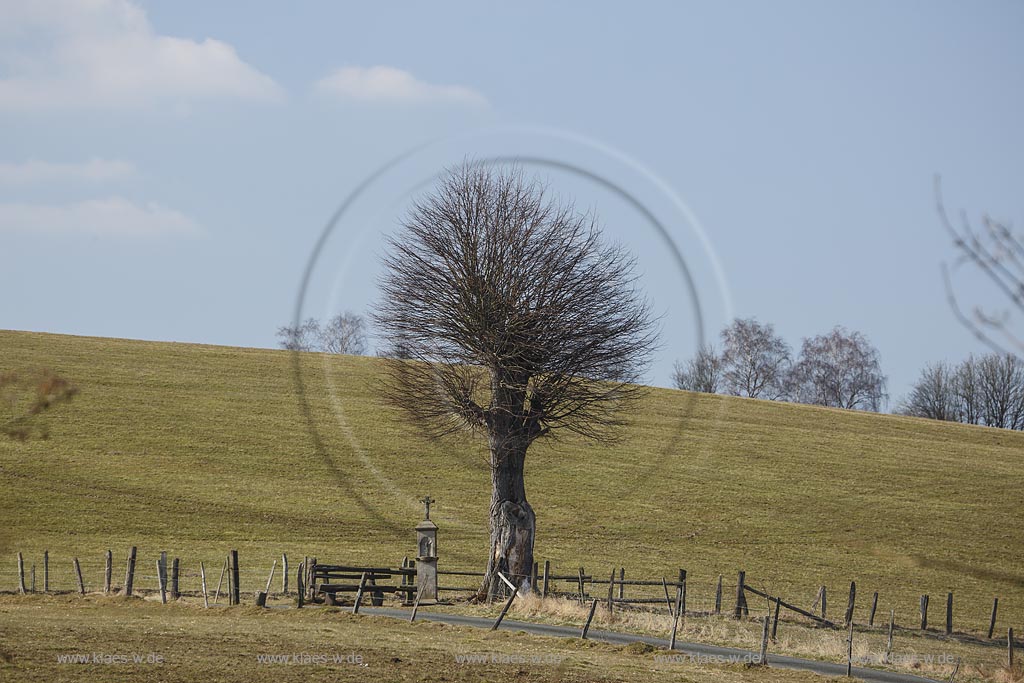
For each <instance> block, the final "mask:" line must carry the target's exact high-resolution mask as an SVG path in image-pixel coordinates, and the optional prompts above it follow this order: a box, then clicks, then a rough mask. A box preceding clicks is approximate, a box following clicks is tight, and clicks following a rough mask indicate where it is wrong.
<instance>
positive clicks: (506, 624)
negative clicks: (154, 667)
mask: <svg viewBox="0 0 1024 683" xmlns="http://www.w3.org/2000/svg"><path fill="white" fill-rule="evenodd" d="M360 612H362V613H365V614H374V615H378V616H382V617H394V618H396V619H405V620H407V621H408V619H409V612H408V611H407V610H400V609H394V608H391V607H362V608H361V609H360ZM416 618H417V619H423V620H426V621H436V622H439V623H442V624H453V625H457V626H473V627H476V628H490V627H491V626H492V625H493V624H494V620H493V619H486V618H483V617H467V616H463V615H460V614H443V613H440V612H427V611H424V610H420V611H419V612H418V613H417V614H416ZM500 628H501V629H502V630H505V631H525V632H527V633H532V634H534V635H538V636H553V637H557V638H578V637H579V635H580V629H579V628H574V627H571V626H555V625H552V624H532V623H530V622H526V621H514V620H512V619H505V620H504V621H502V622H501V626H500ZM587 638H588V639H593V640H600V641H602V642H605V643H612V644H614V645H628V644H629V643H636V642H641V643H649V644H651V645H654V646H655V647H659V648H666V649H667V648H668V640H666V639H665V638H655V637H653V636H641V635H635V634H631V633H616V632H614V631H598V630H595V629H591V630H590V632H589V633H587ZM672 652H673V653H678V654H681V655H684V656H689V657H693V658H694V659H695V660H697V661H699V660H700V659H701V658H706V659H712V660H719V659H720V658H724V660H725V661H730V660H731V661H752V660H753V659H756V657H757V653H756V652H751V651H749V650H739V649H737V648H732V647H718V646H715V645H701V644H699V643H682V642H679V641H678V640H677V641H676V649H675V650H673V651H672ZM768 666H774V667H779V668H783V669H800V670H803V671H813V672H814V673H818V674H823V675H826V676H845V675H846V665H845V664H833V663H831V662H819V661H815V660H811V659H800V658H798V657H783V656H782V655H773V654H771V653H770V652H769V653H768ZM853 675H854V676H856V677H857V678H859V679H861V680H864V681H868V682H869V683H937V682H936V681H934V680H933V679H931V678H921V677H920V676H911V675H910V674H901V673H895V672H892V671H880V670H878V669H866V668H864V667H857V666H855V667H853Z"/></svg>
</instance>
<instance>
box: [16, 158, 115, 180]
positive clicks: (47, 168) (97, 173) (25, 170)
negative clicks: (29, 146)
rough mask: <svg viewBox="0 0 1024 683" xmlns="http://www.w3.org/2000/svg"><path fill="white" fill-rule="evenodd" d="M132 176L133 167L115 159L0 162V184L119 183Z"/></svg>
mask: <svg viewBox="0 0 1024 683" xmlns="http://www.w3.org/2000/svg"><path fill="white" fill-rule="evenodd" d="M133 175H135V165H134V164H132V163H131V162H128V161H119V160H115V159H90V160H89V161H84V162H53V161H38V160H36V159H31V160H29V161H25V162H22V163H10V162H4V161H0V185H23V184H26V185H27V184H30V183H53V182H68V181H70V182H82V181H84V182H90V183H100V182H107V181H112V180H121V179H123V178H128V177H131V176H133Z"/></svg>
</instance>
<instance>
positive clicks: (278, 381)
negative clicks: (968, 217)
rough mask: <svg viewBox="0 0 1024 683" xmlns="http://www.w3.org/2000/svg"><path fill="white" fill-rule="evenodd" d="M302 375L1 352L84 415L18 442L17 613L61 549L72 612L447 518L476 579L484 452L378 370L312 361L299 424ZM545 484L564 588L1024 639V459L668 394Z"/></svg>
mask: <svg viewBox="0 0 1024 683" xmlns="http://www.w3.org/2000/svg"><path fill="white" fill-rule="evenodd" d="M294 360H295V359H294V358H293V356H292V355H291V354H289V353H286V352H282V351H272V350H257V349H239V348H227V347H213V346H201V345H189V344H174V343H154V342H140V341H127V340H116V339H98V338H86V337H70V336H60V335H49V334H39V333H24V332H0V369H8V370H10V369H24V368H31V367H40V366H45V367H49V368H52V369H53V370H55V371H57V372H59V373H61V374H62V375H64V376H66V377H67V378H69V379H71V380H72V381H73V382H75V383H76V384H77V385H78V387H79V388H80V390H81V393H80V395H79V396H77V397H76V398H75V400H74V401H73V402H72V403H71V404H68V405H66V406H61V407H59V408H58V409H57V410H55V411H54V412H53V413H52V414H51V415H49V416H47V418H46V420H47V422H48V426H49V429H50V432H51V435H50V438H49V439H47V440H31V441H27V442H16V441H7V440H5V441H0V500H2V501H3V504H2V519H0V590H11V589H13V588H14V587H15V578H14V567H15V559H14V558H15V554H16V553H17V552H19V551H20V552H22V553H23V554H24V555H25V558H26V562H27V563H30V564H36V565H37V566H39V565H40V563H41V556H42V552H43V550H44V549H49V551H50V556H51V565H52V567H51V576H52V581H54V582H55V583H57V584H58V585H59V587H62V588H66V589H68V588H71V587H72V586H73V580H72V578H71V576H72V575H71V571H70V570H71V558H72V557H73V556H79V557H80V558H81V560H82V564H83V570H84V572H85V575H86V583H87V586H88V587H90V588H95V587H96V586H98V584H99V581H100V568H101V557H102V553H103V551H105V550H106V549H107V548H110V549H112V550H114V553H115V558H116V563H117V566H118V568H119V569H118V571H117V572H115V576H116V577H118V578H117V579H116V580H115V583H117V582H118V581H119V578H120V577H119V574H121V572H122V570H120V567H121V565H122V563H123V558H124V555H125V551H126V550H127V548H128V547H129V546H131V545H136V546H138V547H139V553H140V556H139V557H140V560H139V562H140V567H142V570H141V571H142V572H143V574H144V576H143V577H142V578H141V579H139V581H140V582H142V583H143V584H144V585H147V586H148V585H149V584H151V583H152V581H151V578H147V577H146V576H145V573H146V572H148V574H149V576H150V577H151V575H152V574H153V573H154V572H153V571H152V565H153V562H154V561H155V559H156V557H157V555H158V553H159V551H160V550H166V551H168V552H169V553H170V554H171V555H172V556H178V557H181V558H182V561H183V563H184V567H185V568H186V570H187V571H188V572H189V577H190V578H189V580H190V581H194V568H195V567H196V565H197V563H198V561H199V560H200V559H202V560H205V561H206V563H207V567H219V565H220V563H221V562H222V561H223V559H222V558H223V557H224V554H225V552H226V551H227V550H228V549H230V548H237V549H238V550H239V552H240V556H241V562H242V565H243V570H244V571H245V573H244V574H243V580H242V581H243V583H242V588H243V590H246V591H251V590H255V588H256V587H257V585H258V583H260V582H261V581H264V580H265V578H262V577H265V576H266V573H267V571H268V570H269V567H270V564H271V561H272V560H273V559H275V558H279V557H280V555H281V553H282V552H287V553H288V554H289V556H290V557H291V558H292V559H293V563H294V558H295V557H301V556H303V555H315V556H317V557H318V558H319V559H320V561H321V562H335V561H336V562H352V563H357V562H358V563H370V562H372V563H374V564H396V563H398V562H399V561H400V560H401V558H402V557H403V556H405V555H412V554H414V542H413V541H414V534H413V532H412V527H413V526H414V525H415V523H416V521H418V519H419V518H420V517H421V515H422V506H421V505H420V504H419V503H418V502H417V499H419V498H421V497H422V496H423V495H424V494H427V493H429V494H430V495H431V496H432V497H434V498H435V499H436V500H437V501H438V502H437V504H436V505H435V506H434V514H433V515H432V517H433V518H434V519H435V520H436V521H437V523H438V524H439V526H440V533H439V549H440V556H441V562H440V564H441V565H442V566H443V567H444V566H447V567H448V568H463V569H469V568H473V569H479V568H480V567H481V565H482V562H483V559H484V556H485V553H486V543H487V541H486V514H487V506H488V498H489V491H488V481H489V479H488V471H487V464H486V459H485V453H484V450H483V446H482V444H481V443H479V442H476V441H471V440H468V439H467V440H454V441H446V442H443V443H434V442H430V441H428V440H425V439H423V438H421V437H419V436H417V433H416V431H415V430H414V429H412V428H409V427H408V426H406V425H405V424H403V423H402V422H400V421H398V420H397V419H396V418H395V416H394V415H393V414H392V413H391V412H389V411H388V410H387V409H386V408H384V407H382V406H381V404H380V401H379V399H378V392H377V390H376V386H375V381H376V379H377V372H378V369H379V362H378V361H377V360H375V359H372V358H353V357H331V356H323V355H319V354H307V355H305V356H304V357H303V358H302V359H301V374H302V377H303V378H304V380H305V392H304V396H305V398H306V400H307V401H308V405H309V407H310V410H309V415H308V416H307V415H304V413H303V411H302V410H301V409H300V402H299V400H298V396H297V392H296V383H295V375H294V369H295V367H294V365H293V361H294ZM307 418H308V419H307ZM310 422H312V424H313V425H314V427H315V429H316V432H317V434H318V438H319V441H317V440H316V439H314V438H312V437H311V432H310V426H309V425H310ZM527 468H528V471H527V487H528V493H529V495H530V499H531V502H532V503H533V506H534V508H535V509H536V511H537V519H538V536H537V549H536V550H537V557H538V559H540V560H541V561H543V560H545V559H550V560H551V561H552V563H553V564H554V566H555V567H556V569H558V570H559V571H566V572H570V571H575V568H576V567H579V566H580V565H583V566H585V567H586V568H587V571H588V572H591V571H593V573H594V574H595V575H601V576H604V575H606V574H607V572H608V571H610V569H611V568H612V567H619V566H622V567H625V568H626V573H627V576H632V577H646V578H655V577H661V576H669V577H672V576H674V575H675V573H676V571H677V568H679V567H685V568H686V569H687V570H688V571H689V576H690V584H691V588H690V604H691V605H692V606H693V607H695V608H700V607H701V606H703V605H707V604H708V601H710V599H711V597H712V590H713V586H714V582H715V581H716V580H717V577H718V575H719V574H724V575H725V577H726V584H727V585H728V584H729V583H734V582H735V572H736V571H737V570H738V569H744V570H746V572H747V577H748V582H749V583H751V584H753V585H755V586H758V587H761V588H765V589H768V590H769V591H771V592H775V593H779V594H781V595H782V596H783V597H786V598H788V599H790V600H791V601H794V602H796V603H798V604H804V605H809V604H810V603H811V602H812V601H813V598H814V596H815V594H816V592H817V588H818V586H819V585H821V584H826V585H828V587H829V590H830V614H832V615H836V614H837V613H839V612H840V611H841V609H842V607H843V604H844V603H845V594H846V591H847V589H848V586H849V582H850V581H851V580H856V581H857V584H858V587H859V590H860V596H861V597H860V599H859V601H858V615H861V614H862V613H863V612H864V610H865V609H866V606H867V600H868V598H869V597H870V593H871V592H872V591H875V590H877V591H879V592H880V599H879V611H880V613H881V614H888V611H889V609H895V610H896V612H897V618H898V619H900V617H902V621H903V622H904V623H908V622H911V621H913V619H914V618H915V617H914V615H915V614H916V611H917V603H918V597H919V596H920V595H921V594H922V593H929V594H931V596H932V603H931V604H932V613H931V619H930V620H931V622H932V623H933V624H936V625H938V624H939V623H941V621H942V619H943V616H942V613H943V607H944V604H945V594H946V591H949V590H952V591H954V592H955V594H956V606H957V609H956V626H957V629H958V630H964V631H972V632H978V631H981V630H983V629H985V628H987V624H988V616H989V610H990V609H991V603H992V598H993V596H996V595H998V596H999V597H1000V619H999V626H998V629H999V630H1000V631H1001V632H1002V634H1003V635H1004V636H1005V628H1006V626H1015V627H1017V630H1018V631H1020V630H1024V568H1022V559H1024V525H1022V524H1021V516H1022V513H1024V434H1019V433H1010V432H1006V431H1001V430H992V429H984V428H978V427H970V426H963V425H956V424H943V423H937V422H931V421H925V420H917V419H911V418H902V417H894V416H879V415H871V414H864V413H855V412H848V411H839V410H829V409H821V408H813V407H807V406H796V405H788V404H781V403H773V402H763V401H753V400H745V399H738V398H731V397H721V396H695V395H692V394H687V393H684V392H677V391H670V390H661V389H657V390H652V391H651V393H650V395H649V396H648V397H647V399H646V400H645V401H644V403H643V404H642V406H641V409H640V411H639V414H638V415H637V416H636V419H635V422H634V424H633V425H632V426H631V427H630V428H629V429H628V430H627V431H626V432H625V433H624V439H623V441H622V443H620V444H618V445H616V446H600V447H596V446H593V445H589V444H585V443H582V442H579V441H576V440H571V439H570V440H566V441H562V442H558V443H550V444H546V443H545V444H537V445H536V446H535V447H534V448H533V449H532V450H531V452H530V455H529V458H528V461H527ZM293 566H294V564H293ZM39 581H40V582H41V578H40V579H39ZM146 582H148V583H146ZM865 594H866V596H867V597H865ZM727 595H728V592H727ZM252 618H254V619H256V618H257V617H252ZM858 618H860V616H858Z"/></svg>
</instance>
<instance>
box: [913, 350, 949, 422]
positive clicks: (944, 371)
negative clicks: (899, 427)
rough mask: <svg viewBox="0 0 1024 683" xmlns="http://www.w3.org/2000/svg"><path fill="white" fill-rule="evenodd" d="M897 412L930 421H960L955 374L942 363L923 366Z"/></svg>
mask: <svg viewBox="0 0 1024 683" xmlns="http://www.w3.org/2000/svg"><path fill="white" fill-rule="evenodd" d="M898 412H900V413H902V414H903V415H912V416H914V417H927V418H930V419H932V420H948V421H954V422H955V421H957V420H959V419H960V415H961V409H960V405H959V400H958V398H957V389H956V370H955V369H953V368H950V367H949V366H948V365H946V364H945V363H941V362H940V363H931V364H928V365H926V366H925V367H924V369H923V370H922V371H921V376H920V377H918V379H917V382H915V383H914V386H913V387H912V388H911V390H910V394H909V395H908V396H907V398H906V399H904V401H903V403H902V405H901V406H900V408H899V410H898Z"/></svg>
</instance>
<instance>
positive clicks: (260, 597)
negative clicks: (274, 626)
mask: <svg viewBox="0 0 1024 683" xmlns="http://www.w3.org/2000/svg"><path fill="white" fill-rule="evenodd" d="M256 606H257V607H266V606H267V592H266V591H256Z"/></svg>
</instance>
